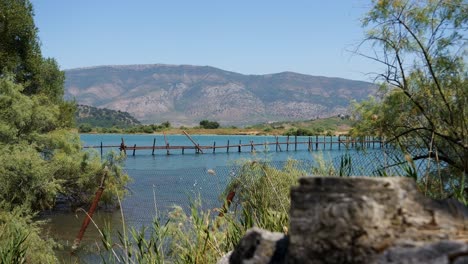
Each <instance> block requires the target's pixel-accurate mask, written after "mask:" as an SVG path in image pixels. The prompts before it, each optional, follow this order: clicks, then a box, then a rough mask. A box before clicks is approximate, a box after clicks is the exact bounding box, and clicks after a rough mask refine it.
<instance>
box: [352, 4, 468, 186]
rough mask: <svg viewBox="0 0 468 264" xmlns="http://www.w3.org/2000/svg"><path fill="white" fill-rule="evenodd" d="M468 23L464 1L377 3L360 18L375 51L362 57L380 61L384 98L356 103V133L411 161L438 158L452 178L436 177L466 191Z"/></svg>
mask: <svg viewBox="0 0 468 264" xmlns="http://www.w3.org/2000/svg"><path fill="white" fill-rule="evenodd" d="M467 21H468V4H467V3H466V1H463V0H451V1H446V0H424V1H417V0H393V1H388V0H378V1H377V0H374V1H373V7H372V8H371V10H370V11H369V12H368V13H367V15H366V16H365V18H364V20H363V22H364V23H363V25H364V26H365V27H367V28H368V31H367V37H366V39H365V41H364V42H363V43H370V44H371V47H372V48H373V51H372V54H371V55H368V54H363V53H361V54H362V55H364V56H366V57H367V58H370V59H372V60H374V61H377V62H378V63H380V64H382V65H383V66H384V71H383V72H382V73H381V74H379V75H378V76H377V78H378V80H379V81H380V83H381V94H382V98H381V99H380V100H370V101H368V102H363V103H361V104H356V105H355V109H356V116H357V118H358V120H359V122H358V123H357V125H356V126H355V129H354V131H353V133H354V134H358V135H363V134H366V135H368V134H369V133H373V134H377V135H381V136H384V137H386V138H387V141H390V142H395V143H396V144H397V145H398V146H400V147H401V148H402V149H403V151H405V152H406V153H407V154H411V155H412V160H413V161H414V160H420V159H429V160H435V161H441V162H443V164H445V166H441V168H445V169H447V170H448V171H447V173H448V174H450V175H452V176H453V177H452V179H454V181H453V182H452V184H453V185H449V184H447V182H443V179H442V178H440V180H439V181H438V184H439V185H438V186H439V187H440V189H441V190H442V189H443V188H445V187H447V186H452V187H456V188H455V189H458V190H460V191H463V184H464V179H465V177H466V173H467V171H468V128H467V124H468V116H467V113H468V111H467V107H468V100H467V96H468V94H467V93H468V88H467V87H468V82H467V68H466V64H465V59H466V55H467V54H466V45H467V39H466V30H467V28H468V25H467ZM464 34H465V35H464ZM366 47H368V46H366ZM429 181H435V179H434V178H431V177H426V178H425V183H426V184H427V183H429ZM429 185H430V184H429ZM427 186H428V185H426V188H427ZM451 191H453V189H452V190H451ZM459 194H460V193H459ZM465 195H466V194H465Z"/></svg>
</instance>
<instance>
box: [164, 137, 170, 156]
mask: <svg viewBox="0 0 468 264" xmlns="http://www.w3.org/2000/svg"><path fill="white" fill-rule="evenodd" d="M163 135H164V142H165V143H166V154H167V155H169V154H170V153H169V143H168V142H167V138H166V133H163Z"/></svg>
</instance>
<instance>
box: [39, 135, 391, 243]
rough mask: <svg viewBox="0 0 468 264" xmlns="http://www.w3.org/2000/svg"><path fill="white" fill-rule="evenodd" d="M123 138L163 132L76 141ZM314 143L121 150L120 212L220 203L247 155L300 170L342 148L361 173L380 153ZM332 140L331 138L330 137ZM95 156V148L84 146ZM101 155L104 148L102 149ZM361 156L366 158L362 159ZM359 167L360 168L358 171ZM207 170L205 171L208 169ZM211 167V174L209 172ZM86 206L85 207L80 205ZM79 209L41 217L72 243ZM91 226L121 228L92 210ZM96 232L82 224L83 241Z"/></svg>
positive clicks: (142, 140) (334, 158) (143, 216)
mask: <svg viewBox="0 0 468 264" xmlns="http://www.w3.org/2000/svg"><path fill="white" fill-rule="evenodd" d="M192 138H193V140H195V141H196V142H197V143H198V144H199V145H200V146H212V145H213V144H215V142H216V145H217V146H223V145H227V142H228V141H229V144H230V145H231V146H232V145H235V144H239V142H242V143H243V144H248V143H250V142H253V143H271V142H276V138H275V137H273V136H216V135H192ZM122 139H123V140H124V142H125V145H127V146H134V145H136V146H152V145H153V140H154V139H156V145H157V146H163V145H165V139H164V136H163V135H126V134H125V135H119V134H83V135H81V140H82V141H83V144H84V145H85V146H100V145H101V143H102V144H103V145H104V146H107V145H114V146H119V145H120V143H121V140H122ZM324 139H325V142H326V143H325V144H323V143H320V144H319V147H318V149H319V150H316V149H317V145H316V142H315V140H316V138H315V137H312V138H311V140H312V146H313V151H308V144H298V145H297V151H294V149H295V145H294V140H295V138H294V137H290V139H289V140H290V143H291V144H290V145H289V151H286V149H287V147H286V145H281V150H282V151H279V150H278V151H276V147H275V145H270V146H263V145H262V146H257V147H256V148H255V151H253V152H251V147H250V146H247V147H242V151H241V152H238V148H237V147H231V148H230V151H229V153H228V152H227V150H226V148H220V149H216V153H213V151H212V150H205V151H204V152H205V154H195V150H194V149H186V150H185V153H184V154H183V155H182V152H181V150H171V151H170V155H167V152H166V150H157V151H156V152H155V153H154V154H155V155H152V150H137V151H136V152H135V155H134V156H133V153H132V151H127V158H126V159H125V163H124V167H125V171H126V172H127V173H128V174H129V175H130V176H131V177H132V178H133V182H132V183H130V184H129V185H128V189H129V195H128V196H127V197H125V198H124V199H123V201H122V212H123V215H124V219H125V221H126V223H127V224H129V225H131V226H135V227H136V228H138V227H141V226H143V225H149V224H150V223H151V222H152V221H153V219H154V217H155V216H156V215H158V216H160V217H161V218H164V215H165V214H167V212H168V211H169V210H170V209H171V208H172V206H173V205H175V204H176V205H180V206H182V207H184V208H186V207H187V206H188V204H189V200H190V199H191V198H194V197H200V198H201V200H202V202H203V206H204V208H207V209H213V208H216V207H220V206H221V205H222V199H220V196H221V194H222V192H223V191H224V188H225V187H226V185H227V183H228V182H229V179H230V178H231V177H235V176H236V166H237V167H238V165H239V164H240V163H242V162H245V161H248V160H265V161H269V162H270V163H271V164H272V165H273V166H276V167H278V168H280V167H281V166H282V164H283V163H284V162H285V161H287V160H288V159H295V160H299V161H300V162H301V163H302V164H303V166H304V167H303V168H304V171H306V172H308V171H311V170H310V168H311V166H313V165H314V164H315V162H316V160H317V159H318V158H323V160H325V161H328V162H332V163H334V164H335V165H339V162H340V157H341V156H342V155H343V154H345V153H348V154H350V155H351V156H352V157H353V159H356V162H357V161H359V162H360V163H356V165H359V166H355V169H356V170H357V171H354V174H356V175H365V174H369V172H372V170H373V168H372V165H371V164H374V163H375V162H368V161H373V160H374V159H379V157H381V156H382V151H381V150H380V148H379V147H377V146H376V147H375V149H373V148H372V146H371V148H370V149H368V150H367V151H365V152H357V151H356V150H345V147H344V146H341V147H340V148H338V145H337V144H335V145H332V146H330V144H329V142H330V140H331V138H330V137H326V138H324V137H319V138H318V140H319V141H320V142H323V141H324ZM166 140H167V142H168V144H169V145H170V146H176V145H179V146H181V145H185V146H192V145H193V143H192V142H191V141H190V140H189V139H188V138H187V137H186V136H184V135H168V136H167V138H166ZM308 140H309V138H308V137H297V141H298V142H308ZM334 140H335V141H336V138H334ZM278 141H279V142H282V143H284V142H286V141H287V137H279V138H278ZM112 149H113V150H114V151H119V150H118V148H117V147H115V148H104V149H103V150H104V152H107V151H110V150H112ZM90 151H94V152H95V153H96V154H97V155H99V152H100V149H95V150H90ZM104 154H105V153H104ZM363 157H365V159H364V160H363V159H362V158H363ZM363 161H366V162H363ZM359 168H362V169H363V172H360V171H358V170H359ZM209 171H210V172H209ZM213 172H214V173H213ZM84 209H87V208H84ZM83 217H84V213H83V212H81V211H80V212H77V213H70V212H61V213H57V212H54V213H51V214H50V215H46V216H45V218H46V219H48V220H49V221H50V222H49V224H48V228H49V231H50V232H51V234H52V235H53V237H54V238H55V239H57V240H59V241H60V242H62V243H64V244H66V245H67V244H69V245H71V243H72V242H73V240H74V238H75V236H76V234H77V233H78V230H79V228H80V226H81V222H82V219H83ZM95 220H96V224H97V226H102V225H103V223H104V222H108V223H110V224H111V226H112V227H113V228H114V229H119V228H121V226H122V225H121V222H122V217H121V212H120V211H113V212H103V211H101V212H98V213H97V214H96V217H95ZM99 239H100V236H99V233H98V232H97V229H96V227H94V226H92V225H90V227H89V228H88V230H87V232H86V235H85V238H84V240H83V243H84V244H88V245H93V244H94V243H95V241H96V240H99Z"/></svg>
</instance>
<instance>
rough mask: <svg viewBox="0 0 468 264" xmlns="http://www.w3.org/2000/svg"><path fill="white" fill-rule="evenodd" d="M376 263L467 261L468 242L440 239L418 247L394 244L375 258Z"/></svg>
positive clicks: (401, 263)
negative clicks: (394, 245)
mask: <svg viewBox="0 0 468 264" xmlns="http://www.w3.org/2000/svg"><path fill="white" fill-rule="evenodd" d="M377 263H379V264H397V263H398V264H410V263H411V264H413V263H414V264H417V263H426V264H439V263H440V264H443V263H447V264H448V263H468V244H466V243H462V242H456V241H440V242H436V243H432V244H428V245H424V246H420V247H408V246H406V247H405V246H396V247H392V248H390V249H388V250H386V251H385V252H384V253H383V254H382V255H381V256H380V257H379V258H378V259H377Z"/></svg>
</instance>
